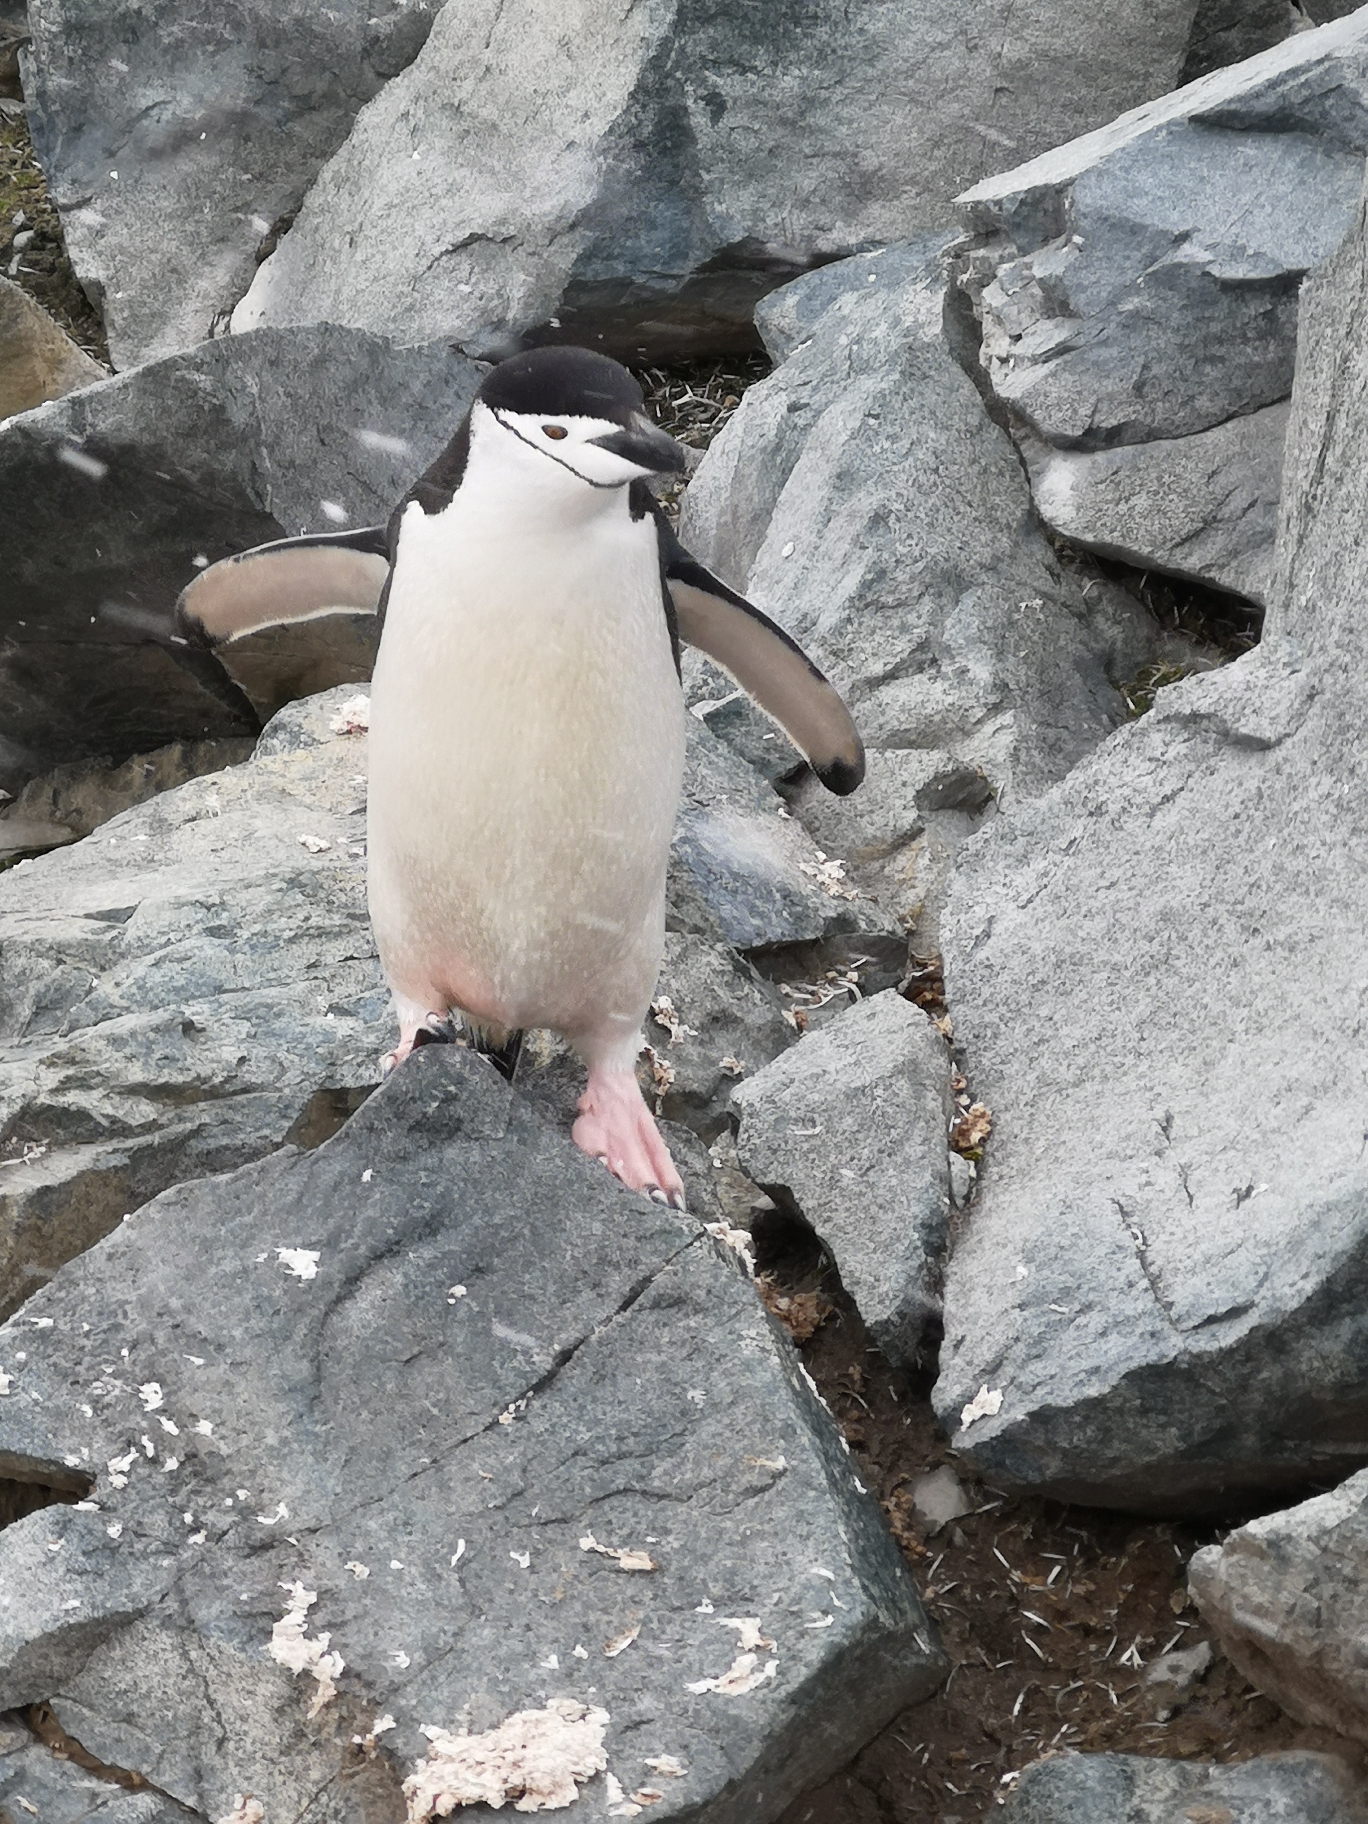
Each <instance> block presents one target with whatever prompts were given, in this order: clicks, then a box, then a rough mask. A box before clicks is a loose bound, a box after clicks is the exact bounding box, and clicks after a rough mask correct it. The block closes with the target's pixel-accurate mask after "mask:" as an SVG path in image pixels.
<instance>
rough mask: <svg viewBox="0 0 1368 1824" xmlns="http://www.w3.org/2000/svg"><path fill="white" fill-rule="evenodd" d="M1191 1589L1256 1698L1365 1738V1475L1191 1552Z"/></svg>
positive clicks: (1367, 1714) (1367, 1483)
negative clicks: (1256, 1692) (1262, 1697)
mask: <svg viewBox="0 0 1368 1824" xmlns="http://www.w3.org/2000/svg"><path fill="white" fill-rule="evenodd" d="M1188 1588H1189V1589H1190V1590H1191V1592H1192V1595H1193V1597H1194V1599H1195V1601H1196V1603H1197V1606H1198V1607H1199V1608H1200V1609H1201V1611H1202V1618H1203V1620H1204V1621H1206V1622H1207V1623H1208V1625H1209V1626H1210V1627H1211V1629H1212V1631H1213V1632H1214V1634H1215V1635H1216V1638H1217V1640H1218V1641H1219V1642H1220V1644H1221V1647H1222V1649H1223V1650H1224V1652H1225V1653H1226V1655H1227V1656H1228V1657H1229V1658H1230V1659H1231V1660H1232V1661H1233V1662H1234V1664H1235V1665H1237V1666H1238V1667H1239V1668H1240V1670H1241V1671H1242V1672H1243V1673H1244V1675H1245V1677H1246V1678H1248V1679H1249V1680H1250V1681H1251V1683H1253V1684H1255V1685H1257V1687H1258V1688H1259V1690H1260V1691H1262V1692H1264V1693H1265V1694H1266V1695H1267V1696H1269V1697H1271V1698H1272V1699H1273V1700H1274V1702H1275V1703H1278V1704H1281V1706H1282V1707H1283V1709H1284V1710H1286V1711H1288V1713H1289V1714H1290V1715H1292V1716H1295V1717H1297V1718H1299V1719H1300V1720H1301V1721H1302V1722H1305V1723H1313V1724H1316V1725H1318V1726H1320V1727H1321V1728H1326V1729H1334V1730H1336V1731H1337V1732H1338V1733H1339V1734H1340V1735H1347V1736H1349V1737H1350V1738H1351V1739H1353V1740H1356V1741H1360V1742H1364V1741H1368V1668H1366V1667H1365V1665H1364V1653H1363V1641H1364V1634H1365V1631H1366V1630H1368V1471H1361V1472H1360V1473H1359V1474H1358V1475H1356V1476H1351V1477H1350V1478H1349V1480H1348V1481H1347V1482H1345V1483H1343V1484H1342V1486H1341V1487H1339V1488H1337V1489H1334V1490H1333V1491H1332V1492H1331V1493H1330V1494H1328V1495H1316V1496H1315V1497H1314V1498H1313V1499H1312V1500H1310V1501H1303V1502H1302V1503H1301V1504H1300V1505H1299V1506H1297V1507H1293V1508H1289V1509H1287V1510H1286V1511H1285V1512H1283V1513H1277V1514H1266V1515H1265V1516H1264V1517H1263V1518H1262V1519H1259V1520H1252V1521H1250V1523H1249V1524H1248V1525H1247V1526H1241V1527H1238V1528H1237V1529H1236V1530H1235V1531H1234V1532H1233V1533H1230V1534H1229V1535H1228V1536H1227V1537H1226V1538H1225V1539H1224V1540H1223V1541H1222V1542H1221V1544H1220V1545H1209V1546H1206V1547H1205V1548H1204V1549H1203V1550H1202V1551H1200V1552H1197V1553H1195V1554H1194V1555H1193V1558H1192V1560H1191V1562H1190V1564H1189V1566H1188Z"/></svg>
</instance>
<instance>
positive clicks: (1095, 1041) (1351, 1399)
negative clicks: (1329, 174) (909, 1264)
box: [935, 210, 1368, 1512]
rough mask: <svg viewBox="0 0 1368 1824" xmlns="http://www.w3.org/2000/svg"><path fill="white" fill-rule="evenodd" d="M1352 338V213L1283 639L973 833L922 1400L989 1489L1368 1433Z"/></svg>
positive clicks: (1291, 1465) (1361, 561)
mask: <svg viewBox="0 0 1368 1824" xmlns="http://www.w3.org/2000/svg"><path fill="white" fill-rule="evenodd" d="M1366 349H1368V242H1366V241H1365V234H1364V221H1363V214H1362V210H1360V213H1359V215H1358V217H1357V219H1356V222H1355V226H1354V230H1353V232H1352V233H1351V235H1350V236H1349V238H1348V239H1347V240H1346V242H1345V245H1344V246H1343V248H1342V249H1341V250H1340V251H1339V253H1338V254H1337V255H1336V256H1335V258H1334V260H1333V261H1332V262H1331V263H1330V264H1329V265H1328V266H1327V267H1326V268H1325V269H1323V270H1322V271H1321V272H1320V273H1319V274H1317V275H1316V277H1315V278H1314V279H1313V280H1312V281H1311V283H1310V284H1309V286H1308V287H1307V289H1306V291H1305V292H1304V294H1303V300H1302V323H1301V336H1300V342H1299V364H1298V373H1297V387H1296V392H1295V394H1294V397H1293V407H1292V416H1291V422H1290V428H1289V434H1288V456H1287V468H1286V471H1285V498H1284V504H1283V520H1282V530H1281V535H1280V559H1279V565H1280V568H1279V582H1278V586H1277V590H1276V594H1275V602H1274V609H1273V611H1272V612H1271V613H1270V616H1269V621H1268V624H1267V627H1266V631H1265V637H1264V641H1263V644H1262V645H1261V646H1260V647H1259V648H1258V650H1257V651H1255V652H1254V653H1252V654H1250V655H1249V656H1248V657H1247V658H1244V659H1241V660H1239V661H1237V662H1236V663H1235V664H1234V665H1231V666H1229V667H1227V668H1226V669H1225V670H1223V671H1218V672H1213V673H1210V674H1208V675H1207V676H1205V677H1202V678H1193V679H1189V680H1187V681H1185V682H1183V683H1181V684H1177V685H1174V686H1173V687H1172V689H1170V690H1166V691H1164V692H1163V693H1162V695H1161V696H1160V698H1159V700H1158V702H1157V703H1156V705H1155V707H1154V708H1153V709H1152V710H1151V711H1150V712H1149V713H1148V714H1147V715H1146V716H1145V717H1144V718H1143V719H1142V720H1141V721H1140V722H1138V723H1135V724H1134V725H1132V726H1131V727H1130V728H1128V729H1126V730H1123V731H1122V732H1121V733H1120V734H1118V735H1116V736H1115V737H1114V738H1113V739H1112V741H1111V742H1109V743H1108V744H1107V745H1106V746H1105V747H1104V748H1102V749H1101V750H1100V751H1099V752H1098V753H1096V754H1095V755H1093V756H1091V757H1090V758H1089V759H1087V760H1085V761H1084V762H1083V763H1082V764H1081V765H1080V766H1079V767H1078V768H1077V769H1076V770H1075V771H1074V773H1073V774H1071V775H1070V777H1069V778H1068V779H1067V780H1065V781H1064V782H1063V784H1062V785H1060V786H1059V787H1057V788H1056V789H1055V790H1054V791H1053V792H1052V793H1049V794H1047V795H1046V796H1045V797H1043V798H1041V799H1038V800H1036V801H1035V802H1033V803H1031V804H1023V805H1019V806H1017V807H1016V808H1015V809H1014V810H1012V811H1011V813H1010V814H1009V815H1006V816H1003V817H1001V818H999V819H998V820H997V821H996V823H995V824H994V826H993V828H992V829H991V830H990V831H988V832H986V833H985V834H984V835H983V836H982V837H980V838H978V839H976V840H975V841H974V842H973V843H972V844H970V845H967V846H966V848H965V849H964V850H963V851H962V852H961V856H960V864H959V868H958V870H957V873H956V878H955V884H954V886H953V888H952V894H951V903H950V907H949V910H948V912H947V916H946V923H945V936H946V943H945V979H946V988H947V994H948V997H949V1001H950V1006H951V1011H952V1013H953V1016H954V1021H955V1036H956V1042H957V1044H958V1045H959V1046H960V1047H961V1048H962V1051H963V1056H964V1059H965V1065H964V1068H965V1072H966V1074H967V1076H968V1077H969V1079H970V1080H971V1081H972V1083H973V1085H974V1091H975V1094H976V1095H977V1096H979V1097H980V1098H981V1099H982V1100H983V1101H984V1102H985V1103H986V1104H987V1105H988V1106H989V1107H990V1108H991V1109H992V1111H993V1115H994V1129H993V1135H992V1139H991V1142H990V1144H989V1147H988V1151H987V1155H986V1158H985V1162H984V1169H983V1174H982V1178H981V1181H980V1188H979V1193H978V1197H977V1199H976V1201H975V1204H974V1206H973V1209H972V1212H971V1215H970V1219H969V1221H968V1223H967V1225H966V1228H965V1230H964V1232H963V1233H962V1235H961V1236H960V1238H959V1241H958V1243H957V1246H956V1249H955V1252H954V1254H953V1256H952V1259H951V1262H950V1266H949V1269H948V1273H947V1282H946V1298H945V1348H944V1351H943V1354H942V1358H941V1380H940V1382H939V1384H938V1386H937V1389H936V1393H935V1403H936V1406H937V1409H938V1411H939V1413H940V1415H941V1417H942V1420H943V1422H945V1423H946V1424H947V1425H948V1426H949V1427H950V1428H951V1429H952V1431H953V1432H954V1434H955V1445H956V1448H957V1449H959V1450H961V1451H962V1452H964V1453H965V1454H967V1455H968V1456H969V1457H970V1458H971V1459H972V1460H973V1461H974V1462H975V1463H976V1464H977V1465H978V1466H979V1467H980V1468H981V1469H982V1470H983V1471H984V1472H985V1473H987V1474H988V1475H989V1477H990V1478H991V1479H992V1480H993V1481H995V1482H997V1483H999V1484H1001V1483H1002V1482H1003V1481H1007V1482H1010V1483H1012V1484H1014V1485H1017V1486H1020V1485H1027V1486H1030V1487H1032V1488H1037V1489H1041V1490H1046V1491H1048V1492H1050V1493H1051V1494H1054V1495H1058V1496H1060V1497H1062V1498H1065V1499H1081V1500H1087V1501H1090V1502H1102V1503H1107V1504H1115V1505H1119V1506H1123V1507H1131V1508H1138V1509H1148V1510H1151V1511H1153V1510H1161V1511H1166V1512H1173V1511H1177V1510H1180V1509H1183V1508H1189V1507H1202V1506H1206V1507H1214V1506H1218V1505H1220V1504H1223V1503H1229V1502H1230V1501H1231V1499H1232V1498H1233V1497H1234V1496H1235V1495H1236V1494H1239V1495H1240V1496H1241V1497H1243V1496H1244V1495H1245V1493H1246V1492H1247V1491H1258V1492H1259V1496H1260V1498H1261V1499H1263V1498H1265V1496H1266V1492H1267V1491H1271V1490H1277V1489H1279V1488H1284V1487H1304V1486H1305V1484H1306V1483H1307V1482H1308V1481H1312V1480H1325V1481H1332V1482H1333V1481H1338V1480H1340V1479H1341V1478H1342V1477H1343V1476H1345V1475H1347V1474H1348V1473H1350V1472H1351V1471H1353V1470H1355V1469H1357V1468H1359V1467H1360V1466H1362V1464H1363V1463H1364V1462H1365V1460H1368V1444H1365V1442H1364V1429H1363V1414H1364V1398H1363V1389H1364V1385H1365V1383H1366V1382H1368V1332H1366V1331H1365V1328H1364V1325H1363V1323H1362V1321H1361V1315H1362V1310H1363V1301H1364V1298H1365V1295H1368V1194H1366V1193H1368V1163H1366V1162H1365V1157H1364V1145H1363V1128H1364V1123H1363V1110H1362V1096H1361V1093H1360V1088H1359V1080H1358V1073H1357V1068H1356V1066H1355V1064H1354V1059H1355V1058H1356V1057H1357V1056H1358V1054H1359V1050H1360V1039H1361V1034H1360V1030H1359V1028H1360V1022H1361V1008H1362V999H1363V992H1364V986H1363V983H1364V977H1363V945H1362V941H1361V932H1362V928H1363V905H1364V901H1365V894H1366V893H1368V871H1366V864H1365V859H1364V858H1365V855H1368V813H1365V808H1364V807H1365V805H1368V789H1366V788H1368V761H1365V755H1364V749H1363V743H1362V740H1361V739H1360V729H1361V727H1362V723H1363V719H1364V715H1365V712H1368V686H1366V685H1365V676H1368V667H1366V666H1365V660H1366V659H1368V644H1365V640H1366V628H1365V621H1364V617H1363V612H1362V603H1363V600H1364V596H1365V594H1366V593H1368V570H1366V569H1365V555H1364V543H1363V525H1364V521H1365V517H1366V516H1368V355H1365V350H1366ZM983 1389H986V1390H987V1392H988V1394H989V1395H990V1396H995V1397H994V1402H993V1408H992V1409H991V1410H989V1409H987V1407H986V1403H985V1402H983V1401H979V1400H977V1396H978V1394H979V1392H980V1390H983Z"/></svg>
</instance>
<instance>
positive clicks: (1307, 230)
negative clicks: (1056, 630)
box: [958, 9, 1368, 602]
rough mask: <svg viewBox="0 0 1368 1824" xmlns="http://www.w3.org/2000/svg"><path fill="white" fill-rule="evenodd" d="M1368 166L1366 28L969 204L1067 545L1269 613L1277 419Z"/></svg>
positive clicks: (1300, 46) (1215, 85) (986, 353)
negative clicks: (1218, 591) (1304, 284)
mask: <svg viewBox="0 0 1368 1824" xmlns="http://www.w3.org/2000/svg"><path fill="white" fill-rule="evenodd" d="M1339 10H1343V9H1339ZM1321 16H1328V13H1327V14H1323V15H1321ZM1365 152H1368V17H1365V15H1364V14H1363V13H1362V11H1359V12H1357V13H1355V14H1354V15H1353V16H1351V17H1349V18H1345V19H1338V20H1335V21H1334V22H1333V23H1331V24H1328V25H1323V26H1322V27H1321V29H1319V30H1317V31H1309V32H1298V33H1296V34H1295V35H1294V36H1292V37H1290V38H1287V39H1286V41H1285V42H1283V43H1281V44H1279V45H1277V46H1276V47H1275V48H1273V49H1270V50H1266V51H1264V52H1262V53H1261V54H1260V55H1258V56H1255V57H1251V58H1249V59H1248V60H1247V61H1245V62H1243V63H1239V64H1236V65H1234V66H1232V67H1231V68H1229V69H1221V70H1217V71H1215V72H1214V73H1213V74H1211V75H1207V76H1204V77H1203V78H1202V80H1201V81H1199V82H1195V83H1192V84H1190V85H1189V86H1188V87H1186V88H1183V89H1180V90H1178V91H1176V92H1175V93H1174V94H1172V95H1166V96H1164V97H1162V98H1161V99H1160V100H1158V101H1153V102H1147V103H1145V104H1144V105H1142V106H1141V107H1139V108H1136V109H1135V110H1133V111H1132V112H1131V113H1129V114H1126V115H1123V116H1122V117H1121V118H1120V119H1118V120H1115V121H1113V122H1112V123H1111V124H1110V125H1108V126H1106V127H1102V128H1100V129H1099V130H1098V131H1096V132H1093V133H1089V134H1086V135H1084V136H1083V137H1082V138H1080V139H1078V140H1075V141H1074V142H1073V143H1072V144H1069V145H1060V146H1058V147H1057V148H1056V149H1055V150H1054V151H1051V152H1047V153H1045V154H1043V155H1042V156H1041V157H1039V158H1036V159H1033V160H1032V161H1031V162H1029V163H1028V164H1025V165H1021V166H1019V167H1017V168H1016V169H1015V170H1009V171H1005V172H1003V173H1001V174H1000V175H998V176H995V177H991V178H988V179H986V180H985V181H984V182H982V183H980V184H978V185H976V186H975V187H974V188H973V189H970V190H968V191H966V192H965V194H964V195H963V196H961V197H960V198H959V199H958V204H959V207H960V210H961V213H962V215H963V217H964V219H965V221H966V224H967V226H968V227H969V229H970V231H971V233H972V234H974V235H976V236H977V237H978V241H977V244H976V245H975V246H974V247H973V249H972V250H971V251H970V253H969V254H968V256H967V261H966V270H965V276H964V279H963V283H964V285H965V287H966V289H967V291H968V292H969V294H970V296H971V297H972V298H973V299H974V301H975V308H976V310H977V312H978V314H979V317H980V323H981V331H982V348H981V361H982V366H983V370H984V373H985V375H986V377H987V380H988V383H989V384H990V385H991V386H992V389H993V391H994V393H995V395H996V397H997V399H998V400H999V402H1000V403H1001V404H1002V405H1003V406H1004V407H1005V408H1006V410H1007V411H1008V413H1009V414H1010V415H1011V416H1012V417H1013V418H1014V419H1015V421H1016V422H1017V423H1018V424H1019V425H1021V426H1023V427H1024V428H1025V429H1026V430H1027V431H1028V432H1029V433H1030V438H1029V440H1028V441H1027V443H1026V445H1025V448H1026V454H1027V457H1028V460H1029V461H1030V464H1031V468H1032V480H1033V484H1034V490H1035V499H1036V504H1037V506H1038V508H1039V510H1040V513H1041V516H1042V517H1043V518H1044V520H1045V521H1046V523H1047V525H1049V526H1051V527H1052V528H1053V529H1054V530H1055V531H1057V532H1059V533H1060V534H1062V535H1063V536H1064V537H1066V538H1069V539H1072V540H1074V541H1075V542H1077V543H1080V544H1083V545H1085V546H1087V547H1089V548H1090V549H1093V550H1096V551H1099V552H1101V553H1103V554H1107V555H1120V556H1123V557H1125V558H1126V559H1127V560H1128V561H1130V562H1132V563H1136V564H1140V565H1143V566H1146V567H1150V566H1153V567H1155V568H1159V569H1162V570H1166V571H1169V572H1170V573H1172V574H1176V575H1180V576H1185V577H1191V578H1195V579H1196V580H1198V581H1208V582H1213V583H1215V584H1217V585H1218V586H1219V587H1222V588H1225V589H1231V590H1235V591H1238V592H1240V593H1243V594H1247V595H1250V596H1252V597H1253V598H1254V599H1255V600H1257V601H1260V602H1264V601H1267V600H1268V588H1269V585H1270V583H1271V580H1272V578H1271V572H1272V562H1273V544H1274V539H1275V532H1276V525H1277V508H1278V480H1279V471H1280V453H1281V443H1282V438H1281V429H1282V426H1281V423H1280V422H1279V419H1278V418H1277V417H1276V416H1274V415H1272V414H1271V413H1270V412H1269V410H1268V408H1272V407H1276V406H1277V405H1278V404H1279V402H1280V401H1283V400H1285V399H1286V398H1287V396H1288V394H1289V393H1290V392H1291V389H1292V370H1293V361H1294V357H1295V353H1296V346H1297V296H1298V289H1299V285H1300V281H1301V280H1302V278H1303V277H1304V276H1305V275H1306V273H1307V272H1309V271H1310V270H1311V269H1312V268H1313V267H1315V266H1317V265H1319V264H1320V262H1321V261H1322V260H1325V259H1326V258H1328V257H1329V255H1330V254H1331V253H1333V251H1334V250H1335V248H1336V247H1337V246H1338V244H1339V242H1340V240H1341V238H1342V237H1343V235H1344V233H1345V231H1346V230H1347V228H1348V226H1349V224H1350V222H1351V220H1352V218H1353V214H1354V210H1355V207H1356V205H1357V201H1358V195H1359V191H1360V189H1361V187H1362V182H1363V165H1364V155H1365ZM1042 445H1043V447H1041V446H1042Z"/></svg>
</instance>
